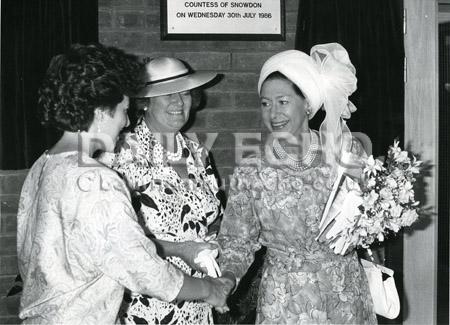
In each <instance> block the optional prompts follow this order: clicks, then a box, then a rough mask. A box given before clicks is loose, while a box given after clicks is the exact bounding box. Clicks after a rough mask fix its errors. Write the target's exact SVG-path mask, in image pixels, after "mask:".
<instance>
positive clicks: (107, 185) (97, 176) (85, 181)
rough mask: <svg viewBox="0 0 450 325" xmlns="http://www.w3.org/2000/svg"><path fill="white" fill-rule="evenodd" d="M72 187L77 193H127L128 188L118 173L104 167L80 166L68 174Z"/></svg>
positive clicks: (100, 165) (99, 165)
mask: <svg viewBox="0 0 450 325" xmlns="http://www.w3.org/2000/svg"><path fill="white" fill-rule="evenodd" d="M67 178H68V180H70V183H69V184H70V185H71V186H74V187H75V191H81V192H99V191H112V190H115V191H121V192H122V191H125V192H126V186H125V183H124V181H123V180H122V178H121V177H120V176H119V175H118V174H117V172H116V171H114V170H112V169H110V168H108V167H106V166H104V165H102V164H97V165H92V166H80V167H78V168H75V169H73V170H72V171H70V172H69V173H68V174H67Z"/></svg>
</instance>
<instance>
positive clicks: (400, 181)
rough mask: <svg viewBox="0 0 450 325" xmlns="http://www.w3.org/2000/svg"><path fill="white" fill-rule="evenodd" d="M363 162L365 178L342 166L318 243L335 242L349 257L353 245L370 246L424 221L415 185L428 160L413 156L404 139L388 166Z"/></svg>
mask: <svg viewBox="0 0 450 325" xmlns="http://www.w3.org/2000/svg"><path fill="white" fill-rule="evenodd" d="M363 160H364V161H363V175H362V177H361V178H360V179H359V180H355V179H353V178H351V177H349V176H348V175H347V174H346V173H345V169H344V168H342V167H340V168H339V171H338V179H337V181H336V183H335V184H334V187H333V190H332V192H331V195H330V198H329V199H328V202H327V205H326V207H325V210H324V213H323V216H322V219H321V223H320V226H319V230H320V233H319V235H318V237H317V238H316V239H317V240H319V241H325V242H327V243H329V245H330V248H332V249H333V250H334V252H335V253H336V254H341V255H344V254H345V253H346V252H347V250H348V248H350V247H360V248H369V246H370V245H371V244H372V243H373V242H374V241H375V240H378V241H383V240H384V238H385V237H386V235H387V234H389V233H396V232H398V231H399V230H400V229H401V228H402V227H405V226H410V225H411V224H412V223H413V222H414V221H416V220H417V218H418V213H417V210H418V205H419V202H418V201H416V200H415V198H414V190H413V184H414V182H415V181H416V178H415V176H416V175H417V174H419V172H420V165H421V163H422V162H421V161H419V160H417V159H416V158H415V157H414V156H412V157H411V158H410V156H409V155H408V152H407V151H402V149H401V148H400V147H399V142H398V141H394V145H393V146H390V147H389V151H388V154H387V158H386V160H385V162H384V163H383V162H382V161H380V160H378V159H374V158H373V156H369V157H368V158H364V159H363Z"/></svg>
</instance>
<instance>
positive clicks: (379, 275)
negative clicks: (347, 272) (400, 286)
mask: <svg viewBox="0 0 450 325" xmlns="http://www.w3.org/2000/svg"><path fill="white" fill-rule="evenodd" d="M360 261H361V264H362V266H363V268H364V271H365V273H366V276H367V280H368V281H369V289H370V295H371V296H372V300H373V305H374V309H375V312H376V313H377V314H378V315H381V316H383V317H386V318H389V319H394V318H397V316H398V315H399V313H400V299H399V297H398V292H397V288H396V286H395V281H394V271H393V270H391V269H388V268H387V267H384V266H382V265H378V264H375V263H373V262H370V261H367V260H365V259H360ZM383 273H384V274H386V275H387V276H388V277H387V279H385V280H384V281H383Z"/></svg>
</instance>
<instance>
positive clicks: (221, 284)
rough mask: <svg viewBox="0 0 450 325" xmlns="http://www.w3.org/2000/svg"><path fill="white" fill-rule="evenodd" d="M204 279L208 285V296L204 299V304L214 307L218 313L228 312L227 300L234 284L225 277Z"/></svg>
mask: <svg viewBox="0 0 450 325" xmlns="http://www.w3.org/2000/svg"><path fill="white" fill-rule="evenodd" d="M204 279H205V280H207V281H208V283H209V294H208V296H207V297H206V298H205V302H207V303H208V304H210V305H212V306H213V307H215V308H216V310H217V311H218V312H219V313H224V312H227V311H229V310H230V309H229V308H228V306H227V298H228V296H229V295H230V293H231V290H233V288H234V284H235V283H234V282H233V281H232V280H230V279H228V278H226V277H221V278H211V277H205V278H204Z"/></svg>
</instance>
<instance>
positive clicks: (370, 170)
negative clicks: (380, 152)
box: [364, 155, 383, 176]
mask: <svg viewBox="0 0 450 325" xmlns="http://www.w3.org/2000/svg"><path fill="white" fill-rule="evenodd" d="M382 170H383V163H382V162H381V161H379V160H378V159H373V156H372V155H370V156H369V158H368V159H367V161H366V166H365V167H364V173H365V174H367V175H368V176H370V175H377V173H378V172H380V171H382Z"/></svg>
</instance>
